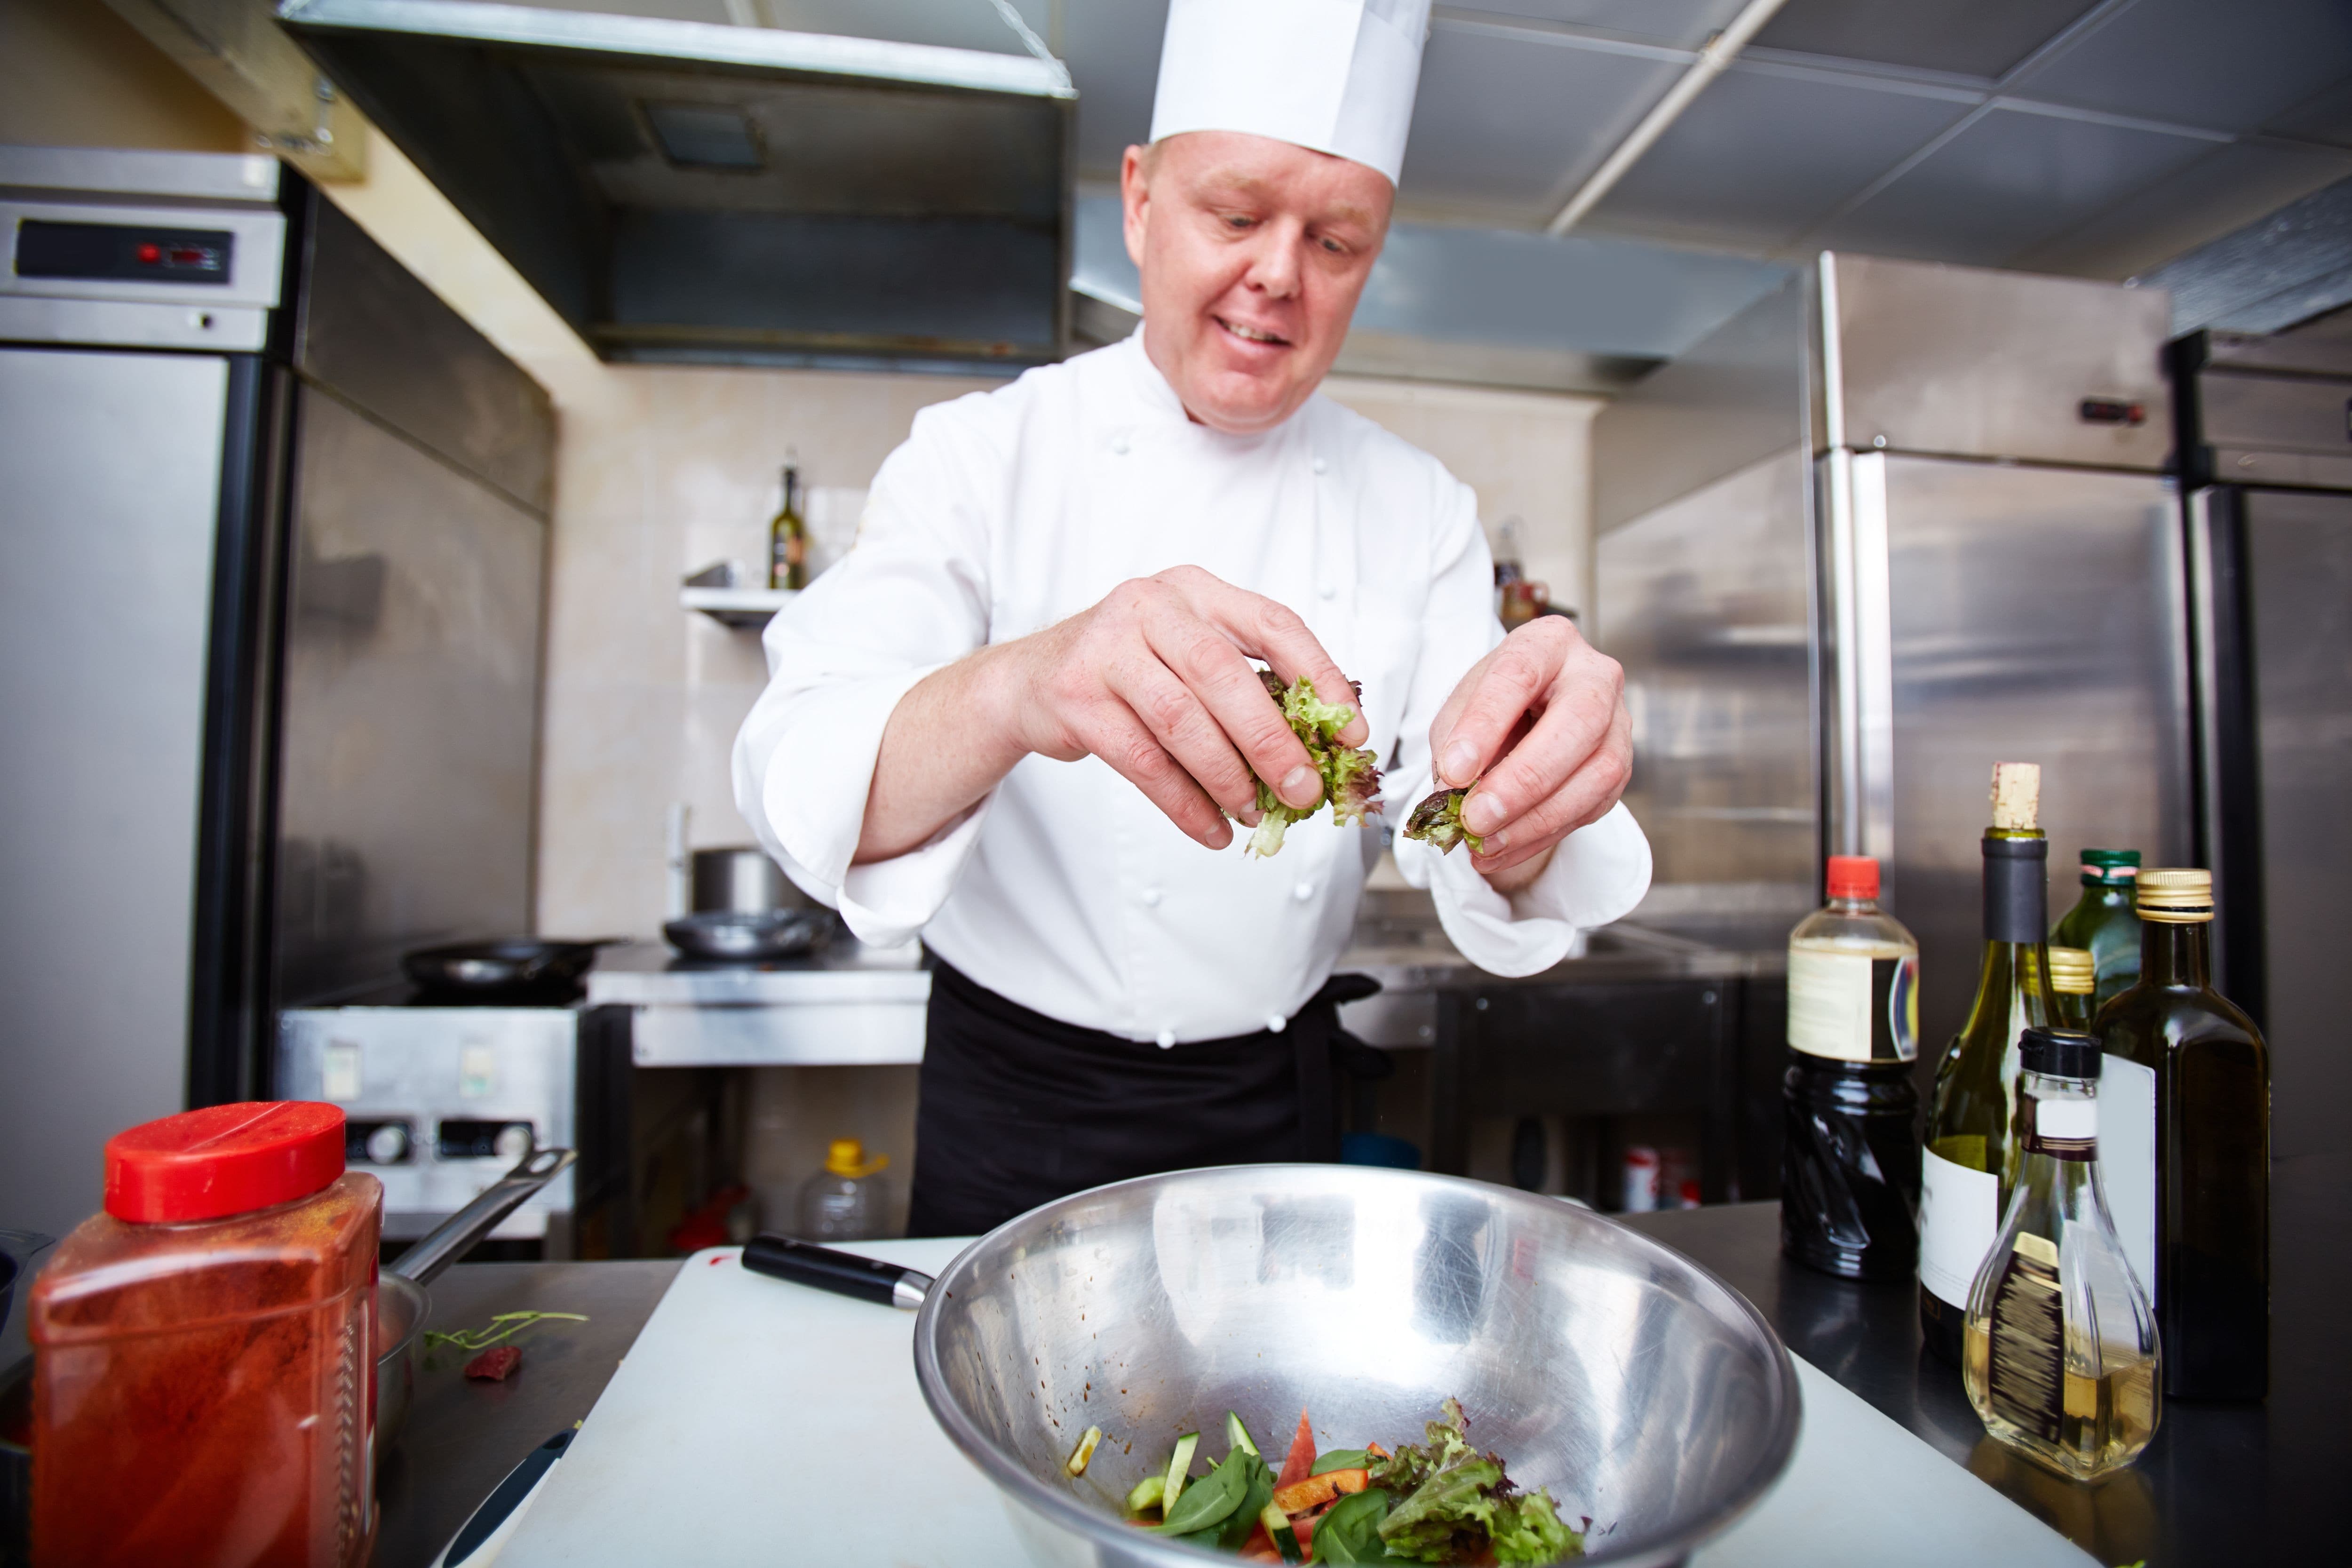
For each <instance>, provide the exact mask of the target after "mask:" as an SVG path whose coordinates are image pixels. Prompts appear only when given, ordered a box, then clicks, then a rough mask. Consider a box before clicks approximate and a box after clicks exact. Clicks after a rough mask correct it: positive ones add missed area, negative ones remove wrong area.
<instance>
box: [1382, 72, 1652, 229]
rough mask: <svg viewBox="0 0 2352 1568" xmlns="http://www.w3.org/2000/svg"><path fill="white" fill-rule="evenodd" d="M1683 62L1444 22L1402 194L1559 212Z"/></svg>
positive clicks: (1471, 205)
mask: <svg viewBox="0 0 2352 1568" xmlns="http://www.w3.org/2000/svg"><path fill="white" fill-rule="evenodd" d="M1681 73H1682V68H1681V67H1679V66H1677V65H1675V64H1673V63H1672V62H1669V61H1664V60H1655V59H1644V58H1638V57H1634V56H1627V55H1615V54H1598V53H1592V52H1590V51H1586V50H1581V49H1574V48H1565V47H1557V46H1554V45H1549V44H1542V43H1535V42H1529V41H1527V40H1526V39H1524V38H1522V39H1506V38H1500V37H1493V36H1490V35H1486V34H1480V33H1470V32H1460V31H1455V30H1453V29H1449V28H1444V27H1439V28H1436V29H1434V30H1433V31H1432V33H1431V34H1430V38H1429V47H1428V48H1427V49H1426V51H1425V52H1424V53H1423V56H1422V65H1421V97H1420V100H1419V101H1418V102H1417V103H1416V105H1415V107H1414V111H1413V121H1412V141H1411V142H1408V143H1407V144H1406V147H1405V155H1404V178H1403V180H1402V182H1401V183H1400V185H1399V195H1401V196H1402V198H1403V199H1404V200H1407V201H1421V202H1424V203H1427V204H1433V205H1445V206H1448V207H1452V208H1455V209H1458V210H1465V211H1475V210H1478V209H1481V208H1483V209H1486V210H1487V211H1489V212H1492V213H1494V214H1495V215H1496V216H1502V215H1506V214H1507V215H1510V216H1515V217H1520V218H1527V219H1533V218H1535V217H1537V216H1542V217H1549V216H1551V213H1550V209H1551V208H1552V207H1553V206H1555V205H1558V203H1559V199H1560V197H1561V195H1563V193H1564V192H1565V191H1566V190H1567V189H1569V188H1570V186H1572V184H1573V183H1574V180H1575V178H1576V177H1577V176H1578V175H1579V174H1580V173H1581V172H1582V171H1583V170H1585V169H1587V168H1589V167H1591V165H1592V164H1594V163H1598V162H1599V161H1600V160H1601V158H1603V157H1605V156H1606V155H1607V154H1608V152H1609V149H1610V148H1612V147H1613V146H1615V145H1616V144H1617V142H1619V141H1620V140H1621V139H1622V137H1623V136H1624V134H1625V132H1627V131H1629V130H1631V129H1632V128H1633V124H1634V123H1635V121H1639V120H1640V119H1641V117H1642V115H1643V112H1644V111H1646V110H1648V109H1649V107H1650V105H1651V104H1653V103H1654V102H1656V101H1657V100H1658V97H1659V95H1660V94H1662V93H1664V91H1665V90H1666V89H1667V87H1668V86H1670V85H1671V84H1672V83H1673V81H1674V79H1675V78H1676V77H1677V76H1679V75H1680V74H1681Z"/></svg>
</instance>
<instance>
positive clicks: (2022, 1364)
mask: <svg viewBox="0 0 2352 1568" xmlns="http://www.w3.org/2000/svg"><path fill="white" fill-rule="evenodd" d="M2099 1054H2100V1053H2099V1043H2098V1041H2096V1040H2095V1039H2094V1038H2092V1037H2090V1036H2089V1035H2086V1034H2083V1033H2080V1032H2079V1031H2076V1030H2073V1029H2051V1028H2042V1027H2035V1028H2030V1029H2027V1030H2026V1031H2025V1033H2024V1036H2023V1037H2022V1038H2021V1041H2020V1042H2019V1058H2020V1060H2021V1064H2022V1067H2023V1071H2022V1072H2021V1073H2020V1074H2019V1078H2018V1096H2019V1107H2020V1109H2019V1117H2018V1131H2019V1134H2020V1136H2019V1148H2018V1172H2017V1184H2016V1186H2015V1188H2014V1189H2013V1190H2012V1191H2011V1194H2010V1200H2009V1212H2008V1214H2007V1215H2004V1216H2003V1218H2002V1220H2001V1226H2000V1235H1999V1236H1998V1237H1996V1238H1995V1239H1994V1241H1993V1244H1992V1249H1991V1250H1990V1252H1988V1253H1986V1254H1985V1260H1984V1265H1983V1267H1982V1268H1979V1270H1978V1271H1977V1277H1976V1280H1975V1283H1974V1284H1973V1285H1972V1286H1971V1287H1970V1288H1969V1311H1968V1321H1967V1329H1966V1346H1965V1354H1964V1356H1963V1360H1962V1369H1961V1370H1962V1378H1963V1381H1964V1382H1965V1383H1966V1384H1967V1386H1968V1391H1969V1404H1971V1405H1975V1406H1976V1411H1977V1414H1978V1415H1979V1416H1981V1417H1983V1419H1984V1424H1985V1430H1987V1431H1988V1432H1990V1433H1991V1434H1992V1436H1994V1437H1995V1438H1996V1439H1998V1440H1999V1441H2000V1442H2001V1443H2003V1444H2005V1445H2007V1446H2008V1447H2011V1448H2013V1449H2015V1450H2017V1452H2018V1453H2020V1454H2021V1455H2023V1456H2024V1457H2025V1458H2029V1459H2032V1461H2033V1462H2034V1463H2036V1464H2038V1465H2041V1466H2042V1467H2043V1468H2047V1469H2052V1470H2055V1471H2056V1472H2058V1473H2059V1474H2060V1475H2063V1476H2067V1477H2071V1478H2073V1479H2076V1480H2089V1479H2092V1478H2094V1477H2096V1476H2101V1475H2105V1473H2106V1472H2108V1471H2109V1470H2113V1469H2116V1468H2121V1467H2122V1466H2125V1465H2128V1464H2130V1463H2131V1462H2132V1460H2133V1459H2135V1458H2137V1457H2138V1455H2139V1452H2140V1450H2141V1449H2143V1448H2145V1447H2147V1444H2148V1439H2149V1438H2151V1437H2153V1436H2155V1435H2156V1425H2157V1421H2158V1418H2159V1416H2160V1415H2161V1405H2162V1400H2163V1396H2162V1393H2161V1389H2162V1381H2161V1379H2160V1378H2159V1377H2158V1361H2157V1341H2156V1318H2155V1314H2154V1313H2153V1312H2151V1311H2150V1310H2148V1304H2147V1292H2146V1291H2145V1290H2143V1289H2141V1288H2140V1284H2139V1281H2138V1280H2137V1279H2134V1278H2133V1277H2132V1271H2131V1267H2130V1265H2129V1264H2127V1263H2126V1261H2125V1260H2124V1250H2123V1244H2122V1243H2120V1242H2119V1241H2117V1240H2116V1227H2115V1221H2114V1220H2113V1219H2112V1218H2111V1217H2109V1215H2108V1213H2107V1201H2106V1194H2105V1189H2104V1188H2103V1187H2102V1186H2101V1185H2100V1181H2099V1164H2098V1129H2099V1100H2098V1093H2099V1067H2100V1063H2099Z"/></svg>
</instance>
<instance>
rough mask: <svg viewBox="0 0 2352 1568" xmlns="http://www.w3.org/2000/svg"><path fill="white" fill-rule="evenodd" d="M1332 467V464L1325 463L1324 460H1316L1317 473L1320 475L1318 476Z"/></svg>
mask: <svg viewBox="0 0 2352 1568" xmlns="http://www.w3.org/2000/svg"><path fill="white" fill-rule="evenodd" d="M1330 466H1331V465H1330V464H1328V463H1327V462H1325V461H1324V460H1323V459H1322V458H1316V459H1315V471H1316V472H1317V473H1318V474H1319V473H1322V472H1323V471H1324V470H1325V469H1327V468H1330Z"/></svg>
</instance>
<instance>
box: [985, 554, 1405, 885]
mask: <svg viewBox="0 0 2352 1568" xmlns="http://www.w3.org/2000/svg"><path fill="white" fill-rule="evenodd" d="M1003 655H1004V657H1005V663H1006V666H1007V668H1006V670H1005V673H1007V674H1010V675H1012V676H1013V679H1012V680H1011V681H1009V682H1007V683H1006V685H1005V687H1004V688H1003V692H1004V696H1005V700H1006V708H1005V710H1004V713H1005V721H1006V722H1007V723H1009V724H1011V725H1012V726H1013V729H1014V731H1015V732H1016V734H1017V735H1018V736H1019V739H1020V741H1021V743H1022V744H1023V746H1024V748H1025V749H1026V750H1028V751H1032V752H1037V753H1039V754H1040V755H1043V756H1048V757H1052V758H1054V759H1055V760H1056V761H1059V762H1066V763H1068V762H1076V761H1077V760H1078V759H1079V758H1080V757H1085V756H1096V757H1100V758H1101V759H1102V760H1103V761H1104V762H1106V763H1109V764H1110V765H1111V766H1112V767H1113V768H1114V769H1116V770H1117V771H1118V773H1120V774H1121V775H1123V776H1124V777H1126V778H1127V779H1128V780H1129V781H1130V782H1132V783H1133V784H1135V786H1136V787H1137V788H1138V789H1139V790H1141V791H1142V792H1143V793H1144V794H1145V795H1148V796H1150V799H1151V801H1152V804H1154V805H1157V806H1159V807H1160V810H1162V811H1164V812H1166V813H1167V814H1168V818H1169V820H1170V821H1171V822H1173V823H1174V824H1175V825H1176V826H1179V827H1181V828H1182V829H1183V830H1184V831H1185V832H1186V833H1187V834H1189V835H1191V836H1192V837H1193V838H1195V839H1197V840H1199V841H1200V842H1201V843H1202V844H1204V845H1206V846H1207V847H1210V848H1212V849H1222V848H1223V847H1225V846H1226V845H1228V844H1230V843H1232V842H1233V838H1234V835H1233V829H1232V828H1231V827H1230V826H1227V824H1226V821H1225V814H1226V813H1230V814H1232V816H1234V817H1236V818H1238V819H1239V820H1241V821H1242V822H1244V823H1248V824H1252V825H1255V823H1256V821H1257V819H1258V811H1257V780H1258V779H1260V778H1264V779H1267V780H1270V781H1272V782H1273V784H1274V791H1275V794H1276V795H1278V796H1280V797H1281V798H1282V799H1283V800H1284V801H1286V802H1287V803H1288V804H1289V805H1293V806H1295V807H1297V808H1299V809H1301V810H1304V809H1305V808H1307V807H1308V806H1311V805H1314V804H1315V803H1316V802H1317V801H1318V800H1320V799H1321V798H1322V796H1323V781H1322V779H1321V777H1320V776H1319V775H1318V774H1317V773H1316V771H1315V767H1314V764H1313V763H1311V762H1310V761H1309V760H1308V758H1307V748H1306V747H1305V746H1304V745H1302V744H1300V743H1299V740H1298V737H1297V735H1294V734H1293V733H1291V731H1290V725H1289V723H1288V721H1286V720H1285V719H1284V718H1283V716H1282V710H1281V709H1280V708H1279V707H1278V706H1276V704H1275V703H1274V702H1272V701H1270V700H1267V697H1266V693H1265V683H1264V682H1263V681H1261V680H1260V679H1258V675H1257V671H1256V670H1255V669H1253V668H1251V667H1250V665H1249V662H1248V661H1249V659H1251V658H1258V659H1263V660H1265V662H1266V663H1267V664H1269V665H1271V666H1272V667H1273V668H1274V672H1275V673H1276V675H1278V676H1280V677H1281V678H1282V679H1283V681H1284V683H1285V684H1288V683H1289V682H1291V681H1293V680H1296V679H1299V678H1300V677H1301V676H1304V677H1306V678H1307V679H1309V680H1311V681H1313V682H1314V683H1315V690H1316V693H1317V695H1318V696H1320V697H1322V698H1323V699H1324V700H1327V701H1330V700H1346V701H1349V702H1353V701H1354V698H1352V697H1347V698H1338V697H1336V694H1338V693H1343V692H1348V691H1349V689H1350V688H1349V684H1348V678H1347V677H1346V676H1344V675H1342V674H1341V673H1340V672H1339V666H1338V665H1337V664H1335V663H1333V662H1332V659H1331V656H1330V655H1329V654H1328V653H1326V652H1324V651H1323V645H1322V644H1321V643H1318V642H1317V641H1316V640H1315V634H1314V633H1312V632H1310V631H1308V630H1307V623H1306V622H1304V621H1302V620H1300V619H1299V618H1298V616H1297V615H1296V614H1295V613H1294V612H1292V611H1291V610H1289V609H1288V608H1286V607H1285V606H1284V605H1278V604H1276V603H1275V602H1274V601H1273V600H1272V599H1268V598H1265V597H1262V596H1261V595H1256V594H1251V593H1246V592H1244V590H1242V589H1239V588H1236V587H1234V585H1233V584H1229V583H1224V582H1220V581H1219V580H1218V579H1217V578H1215V577H1213V576H1211V575H1210V574H1208V573H1206V572H1203V571H1202V570H1201V569H1200V568H1199V567H1197V566H1176V567H1171V568H1170V569H1169V570H1168V571H1165V572H1161V573H1160V574H1157V575H1154V576H1150V577H1138V578H1134V579H1132V580H1130V581H1129V582H1125V583H1122V584H1119V585H1118V587H1116V588H1114V589H1112V590H1111V591H1110V593H1109V595H1108V596H1106V597H1105V598H1104V599H1103V601H1102V602H1101V603H1100V604H1097V605H1095V606H1094V607H1093V608H1092V609H1089V610H1083V611H1080V612H1079V613H1078V614H1077V615H1075V616H1071V617H1070V618H1069V619H1067V620H1066V621H1062V622H1060V623H1058V624H1056V625H1055V626H1048V627H1046V628H1045V630H1044V631H1042V632H1037V633H1034V634H1033V635H1032V636H1029V637H1023V638H1021V639H1020V640H1019V641H1017V642H1013V643H1008V644H1005V645H1003ZM1368 733H1369V731H1368V729H1367V727H1366V725H1365V723H1364V719H1363V715H1362V713H1361V712H1360V711H1359V713H1358V714H1357V716H1356V717H1355V718H1354V719H1351V720H1349V722H1348V727H1347V728H1346V729H1345V730H1343V731H1340V735H1339V738H1340V739H1341V740H1343V741H1345V742H1347V743H1348V744H1349V745H1351V746H1360V745H1362V744H1363V743H1364V739H1365V736H1366V735H1367V734H1368ZM1253 775H1255V776H1253ZM1220 807H1222V808H1223V810H1222V811H1221V810H1220V809H1219V808H1220Z"/></svg>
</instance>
